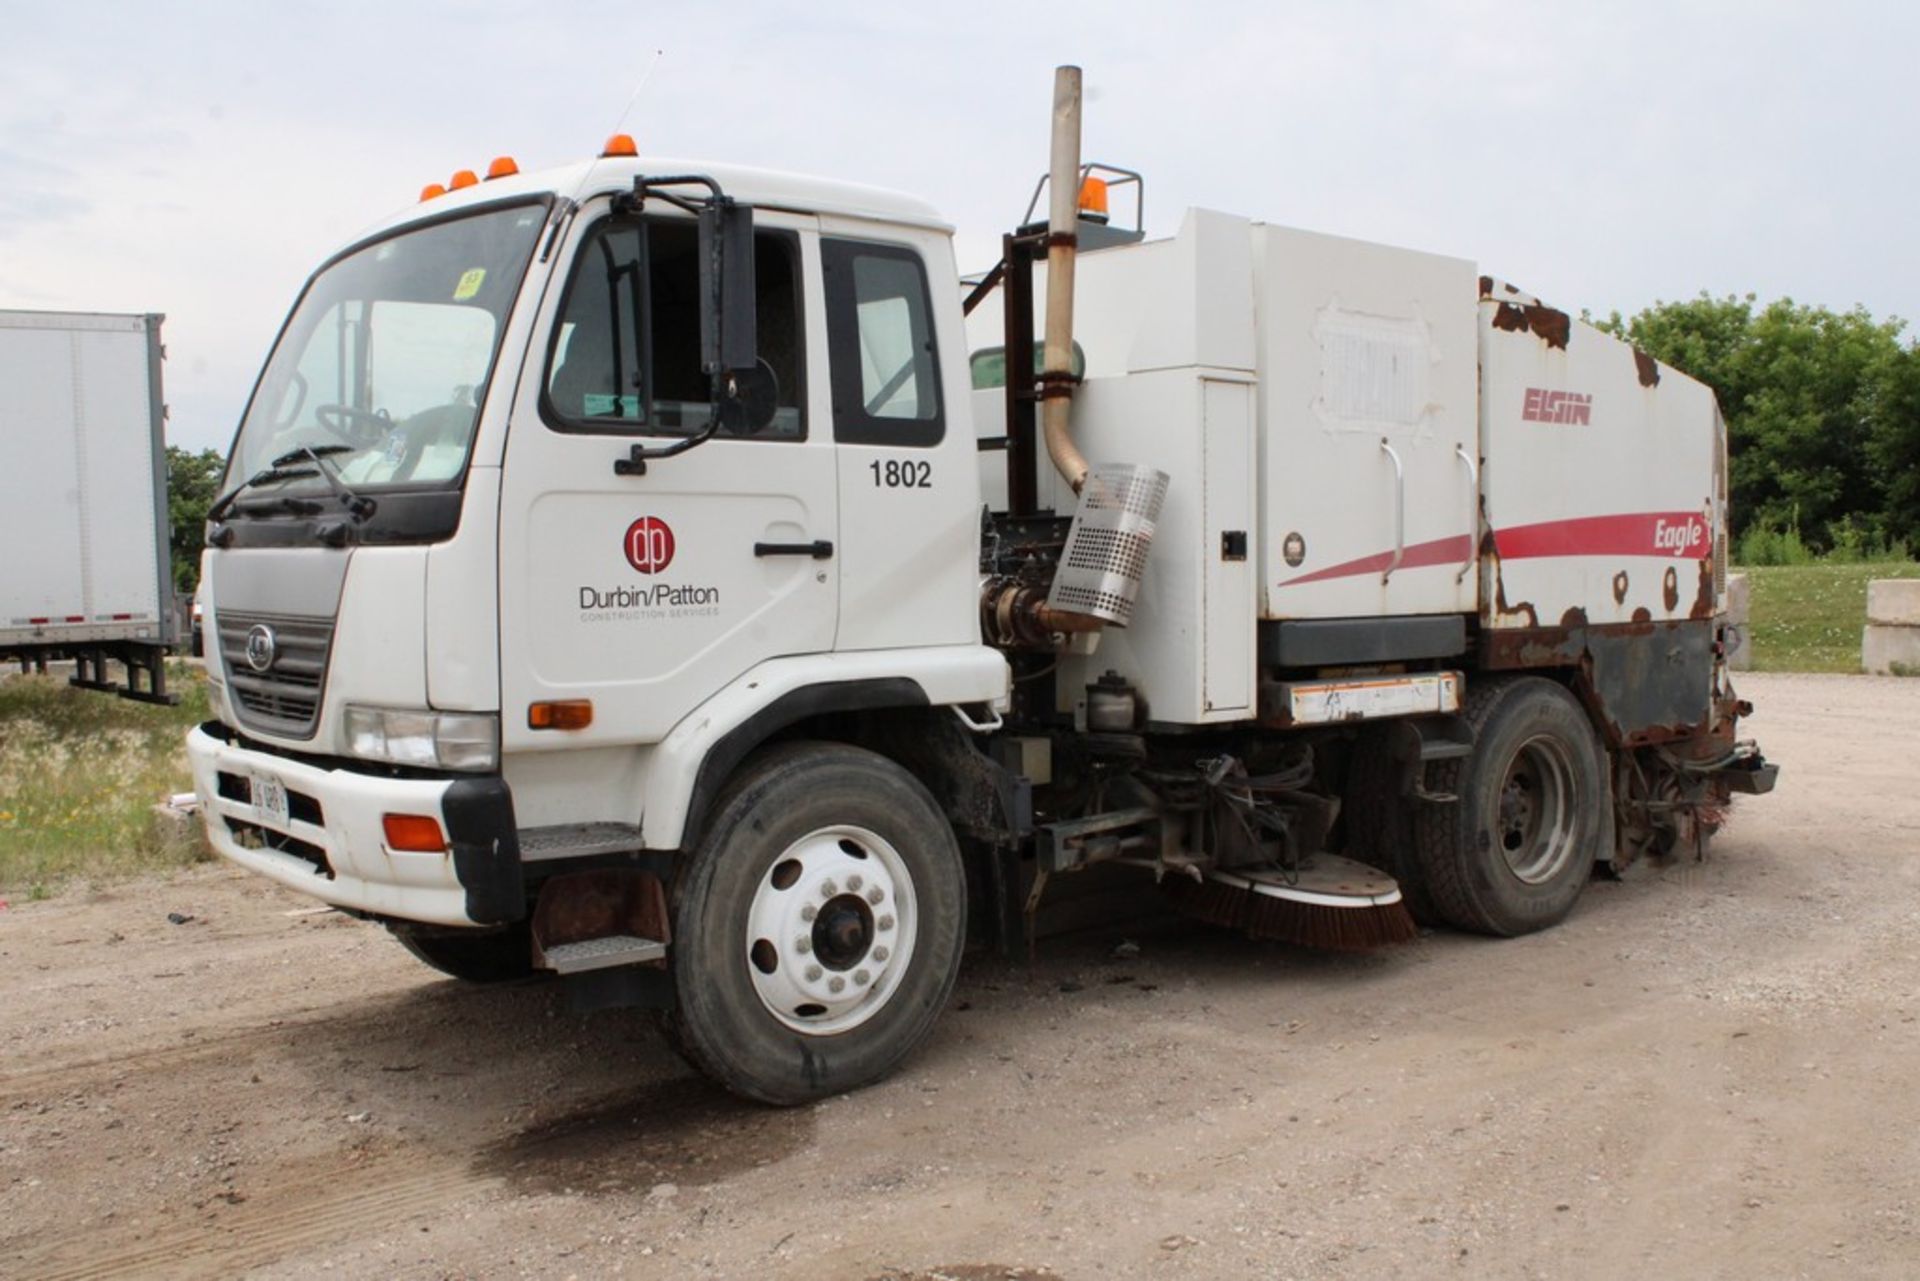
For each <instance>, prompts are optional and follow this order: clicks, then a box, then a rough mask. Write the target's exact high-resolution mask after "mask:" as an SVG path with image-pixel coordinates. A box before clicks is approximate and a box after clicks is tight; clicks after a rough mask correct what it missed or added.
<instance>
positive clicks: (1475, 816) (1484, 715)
mask: <svg viewBox="0 0 1920 1281" xmlns="http://www.w3.org/2000/svg"><path fill="white" fill-rule="evenodd" d="M1466 715H1467V720H1468V721H1469V722H1470V723H1471V724H1472V726H1473V729H1474V748H1473V751H1472V752H1471V753H1470V754H1469V755H1467V756H1465V757H1461V758H1459V759H1457V760H1448V761H1439V762H1435V763H1434V764H1432V765H1430V766H1428V775H1427V780H1428V781H1427V786H1428V788H1429V789H1430V790H1432V791H1435V792H1451V793H1453V794H1454V795H1455V796H1457V797H1458V800H1457V801H1456V802H1455V803H1453V804H1432V803H1428V804H1425V805H1422V806H1421V807H1420V812H1419V814H1418V817H1417V819H1416V823H1415V827H1414V842H1413V854H1414V859H1415V861H1416V862H1417V863H1418V864H1419V867H1420V870H1421V872H1422V874H1423V879H1424V880H1425V882H1426V888H1427V894H1428V896H1429V899H1430V901H1431V903H1432V905H1433V909H1434V911H1435V912H1436V913H1437V914H1438V915H1439V917H1440V918H1441V919H1442V920H1444V921H1446V922H1447V923H1448V924H1449V925H1453V926H1456V927H1458V928H1460V929H1464V930H1473V931H1476V932H1478V933H1482V934H1495V935H1502V936H1511V935H1516V934H1528V933H1531V932H1533V931H1535V930H1542V929H1545V928H1547V927H1548V926H1550V925H1554V924H1557V923H1558V922H1559V921H1561V920H1562V919H1564V918H1565V917H1566V915H1567V913H1568V912H1570V911H1572V910H1573V905H1574V903H1575V902H1576V901H1577V900H1578V899H1579V897H1580V893H1581V891H1582V890H1584V889H1585V888H1586V885H1587V882H1588V880H1590V879H1591V878H1592V875H1593V867H1594V861H1595V859H1596V858H1598V857H1601V856H1603V855H1610V854H1611V851H1610V850H1604V849H1602V842H1603V839H1605V838H1606V837H1607V834H1608V833H1609V832H1610V831H1611V826H1610V824H1609V822H1608V805H1609V802H1608V798H1607V790H1606V784H1605V775H1604V773H1603V765H1602V761H1603V753H1602V751H1601V746H1600V742H1599V739H1598V737H1597V736H1596V735H1595V733H1594V729H1593V724H1592V722H1591V721H1589V720H1588V719H1587V714H1586V712H1585V711H1584V710H1583V709H1582V708H1581V706H1580V704H1579V703H1577V702H1575V701H1574V698H1573V695H1571V694H1569V693H1568V692H1567V691H1566V690H1565V689H1564V688H1562V687H1561V686H1559V685H1557V684H1555V683H1554V682H1552V681H1549V680H1543V679H1541V678H1539V677H1533V676H1527V677H1519V678H1506V679H1498V678H1497V679H1494V680H1491V681H1488V682H1485V683H1483V684H1481V685H1479V686H1478V687H1476V688H1474V689H1473V690H1472V691H1471V692H1470V693H1469V694H1468V697H1467V708H1466Z"/></svg>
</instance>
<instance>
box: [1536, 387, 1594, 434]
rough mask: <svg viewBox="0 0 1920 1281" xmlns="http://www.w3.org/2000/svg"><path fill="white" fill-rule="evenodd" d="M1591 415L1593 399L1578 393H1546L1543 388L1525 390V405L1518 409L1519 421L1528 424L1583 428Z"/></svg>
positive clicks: (1583, 393)
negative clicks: (1552, 424)
mask: <svg viewBox="0 0 1920 1281" xmlns="http://www.w3.org/2000/svg"><path fill="white" fill-rule="evenodd" d="M1592 413H1593V397H1592V396H1590V395H1588V394H1586V393H1585V392H1578V391H1548V390H1547V389H1546V388H1544V387H1529V388H1527V399H1526V403H1525V404H1523V405H1522V406H1521V407H1520V421H1522V422H1528V423H1566V424H1567V425H1568V426H1570V427H1584V426H1586V425H1587V423H1588V421H1589V418H1590V417H1591V415H1592Z"/></svg>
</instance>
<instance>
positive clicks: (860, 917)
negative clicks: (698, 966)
mask: <svg viewBox="0 0 1920 1281" xmlns="http://www.w3.org/2000/svg"><path fill="white" fill-rule="evenodd" d="M746 925H747V928H746V938H745V947H746V955H747V973H748V974H749V975H750V976H752V979H753V986H754V991H755V993H756V994H757V995H758V996H759V997H760V1002H761V1004H762V1005H764V1006H766V1008H767V1012H768V1013H770V1014H772V1015H773V1016H774V1017H775V1018H776V1019H779V1020H780V1021H781V1022H782V1023H784V1024H785V1025H786V1026H788V1027H790V1028H792V1029H794V1030H795V1031H799V1032H806V1033H809V1034H811V1035H815V1036H824V1035H829V1034H831V1033H835V1032H844V1031H846V1030H848V1029H849V1028H853V1027H858V1026H859V1025H860V1024H861V1023H864V1022H865V1021H866V1020H867V1019H869V1018H872V1017H873V1015H874V1014H875V1013H876V1012H878V1011H879V1009H880V1008H881V1007H882V1006H883V1005H885V1004H886V1003H887V1001H888V1000H889V999H891V998H892V996H893V994H894V992H895V991H896V990H897V989H898V987H899V984H900V979H901V977H902V975H903V974H904V973H905V971H906V967H907V963H908V961H909V960H910V959H911V957H912V955H913V939H914V927H915V902H914V894H913V882H912V879H911V877H910V876H909V874H908V872H907V868H906V864H905V862H904V861H903V860H902V859H901V857H900V854H899V852H898V851H897V850H895V849H894V848H893V846H892V845H890V844H888V843H887V842H886V841H885V840H883V839H882V838H881V837H880V836H878V835H877V834H875V833H874V832H871V831H869V830H867V829H866V828H860V827H849V826H837V827H827V828H821V829H820V830H818V831H815V832H810V833H808V834H807V835H806V836H803V837H801V838H800V839H799V840H797V841H795V842H794V843H793V844H792V845H790V846H788V847H787V848H786V849H785V850H784V851H782V852H781V854H780V856H779V857H778V858H776V859H774V860H773V862H772V864H771V865H770V866H769V867H768V869H767V871H766V872H765V874H763V875H762V876H761V878H760V883H759V885H758V886H757V887H756V888H755V890H754V895H753V903H752V905H751V906H750V908H749V909H748V914H747V922H746Z"/></svg>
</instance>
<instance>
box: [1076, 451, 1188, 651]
mask: <svg viewBox="0 0 1920 1281" xmlns="http://www.w3.org/2000/svg"><path fill="white" fill-rule="evenodd" d="M1166 498H1167V474H1166V473H1165V472H1163V471H1156V470H1155V469H1154V468H1152V467H1137V466H1134V465H1132V464H1130V463H1101V464H1099V465H1098V466H1096V467H1095V468H1093V470H1092V471H1090V472H1089V473H1088V474H1087V480H1086V484H1084V485H1082V486H1081V487H1080V506H1079V507H1078V508H1077V509H1076V510H1075V511H1074V513H1073V527H1072V528H1071V529H1070V530H1068V531H1067V546H1066V550H1065V551H1064V552H1062V553H1061V556H1060V568H1059V571H1058V572H1057V573H1055V574H1054V576H1053V588H1052V590H1051V591H1049V592H1048V593H1047V604H1049V605H1051V606H1053V607H1054V608H1055V609H1063V610H1069V611H1071V612H1073V613H1076V614H1091V615H1093V616H1094V617H1095V618H1102V619H1105V620H1106V621H1107V622H1109V623H1112V624H1113V625H1114V626H1116V627H1125V626H1126V625H1127V623H1128V622H1129V621H1131V620H1132V618H1133V602H1134V598H1135V597H1136V596H1138V595H1139V594H1140V579H1141V576H1142V575H1143V574H1144V573H1145V572H1146V568H1147V552H1148V551H1149V549H1151V548H1152V546H1153V531H1154V526H1155V525H1156V523H1157V522H1158V521H1159V519H1160V507H1161V504H1163V503H1164V502H1165V501H1166Z"/></svg>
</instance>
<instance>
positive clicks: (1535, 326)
mask: <svg viewBox="0 0 1920 1281" xmlns="http://www.w3.org/2000/svg"><path fill="white" fill-rule="evenodd" d="M1493 327H1494V328H1495V329H1501V330H1505V331H1506V332H1508V333H1515V334H1522V333H1532V334H1533V335H1534V336H1535V337H1537V338H1539V339H1540V341H1542V342H1544V343H1546V344H1547V346H1549V347H1552V348H1554V349H1555V350H1557V351H1565V350H1566V349H1567V339H1568V338H1569V337H1571V336H1572V334H1573V318H1572V317H1571V316H1569V315H1567V313H1566V312H1564V311H1560V310H1557V309H1555V308H1553V307H1549V306H1547V305H1546V304H1545V303H1533V304H1531V305H1526V306H1523V305H1521V304H1520V303H1517V302H1503V303H1501V304H1500V306H1499V307H1498V308H1496V309H1495V310H1494V313H1493Z"/></svg>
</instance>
